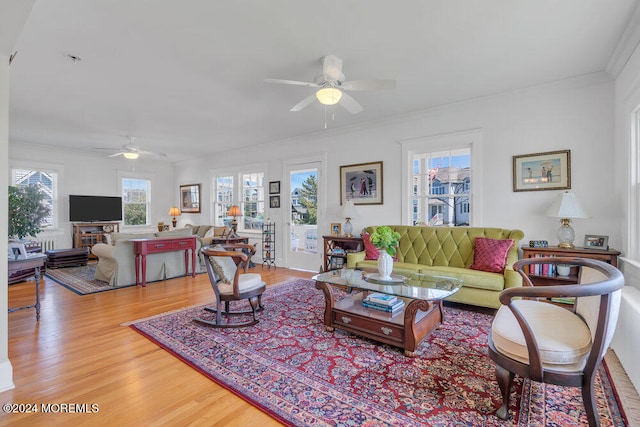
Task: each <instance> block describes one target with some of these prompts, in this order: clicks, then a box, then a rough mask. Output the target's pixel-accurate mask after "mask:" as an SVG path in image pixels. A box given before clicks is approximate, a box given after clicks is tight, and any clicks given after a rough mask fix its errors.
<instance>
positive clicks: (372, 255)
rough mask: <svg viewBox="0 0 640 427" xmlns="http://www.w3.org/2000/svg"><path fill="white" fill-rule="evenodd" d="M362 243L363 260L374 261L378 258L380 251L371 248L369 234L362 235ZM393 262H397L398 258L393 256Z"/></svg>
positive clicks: (373, 247)
mask: <svg viewBox="0 0 640 427" xmlns="http://www.w3.org/2000/svg"><path fill="white" fill-rule="evenodd" d="M362 242H363V243H364V253H365V255H364V259H373V260H376V259H378V258H380V249H378V248H376V247H375V246H373V243H371V235H370V234H369V233H362ZM393 260H394V261H398V256H397V255H394V256H393Z"/></svg>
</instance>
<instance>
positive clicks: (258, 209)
mask: <svg viewBox="0 0 640 427" xmlns="http://www.w3.org/2000/svg"><path fill="white" fill-rule="evenodd" d="M213 182H214V187H215V201H214V204H213V212H214V218H215V225H230V224H231V222H232V221H233V218H232V217H229V216H227V213H228V212H229V207H231V206H232V205H239V206H240V210H241V212H242V215H243V217H242V219H239V221H238V230H261V229H262V223H263V222H264V209H265V207H264V173H262V172H251V173H239V174H238V175H237V178H236V176H235V175H232V174H224V175H220V176H216V177H214V179H213Z"/></svg>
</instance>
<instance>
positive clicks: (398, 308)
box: [362, 301, 404, 313]
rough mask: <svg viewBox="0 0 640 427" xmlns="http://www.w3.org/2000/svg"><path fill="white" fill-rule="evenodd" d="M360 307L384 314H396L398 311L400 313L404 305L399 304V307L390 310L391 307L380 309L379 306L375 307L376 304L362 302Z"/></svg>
mask: <svg viewBox="0 0 640 427" xmlns="http://www.w3.org/2000/svg"><path fill="white" fill-rule="evenodd" d="M362 305H363V306H364V307H367V308H372V309H374V310H380V311H384V312H386V313H397V312H399V311H402V309H403V308H404V304H401V305H399V306H397V307H394V308H392V307H381V306H379V305H376V304H370V303H368V302H366V301H362Z"/></svg>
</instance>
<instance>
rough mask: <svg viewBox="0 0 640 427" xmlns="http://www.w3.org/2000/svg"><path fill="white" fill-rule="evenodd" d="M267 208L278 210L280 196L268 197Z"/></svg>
mask: <svg viewBox="0 0 640 427" xmlns="http://www.w3.org/2000/svg"><path fill="white" fill-rule="evenodd" d="M269 207H270V208H279V207H280V196H269Z"/></svg>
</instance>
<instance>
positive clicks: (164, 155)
mask: <svg viewBox="0 0 640 427" xmlns="http://www.w3.org/2000/svg"><path fill="white" fill-rule="evenodd" d="M136 153H138V154H141V155H144V156H158V157H167V155H166V154H165V153H160V152H159V151H144V150H136Z"/></svg>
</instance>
